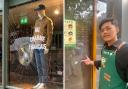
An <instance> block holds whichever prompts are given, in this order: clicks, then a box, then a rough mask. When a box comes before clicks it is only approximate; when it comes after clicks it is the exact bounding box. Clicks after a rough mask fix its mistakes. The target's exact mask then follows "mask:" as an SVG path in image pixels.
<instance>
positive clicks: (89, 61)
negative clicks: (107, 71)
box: [82, 56, 94, 65]
mask: <svg viewBox="0 0 128 89" xmlns="http://www.w3.org/2000/svg"><path fill="white" fill-rule="evenodd" d="M82 62H83V63H84V64H86V65H94V62H93V61H91V60H90V58H89V57H88V56H86V57H84V58H83V60H82Z"/></svg>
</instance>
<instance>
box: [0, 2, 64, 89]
mask: <svg viewBox="0 0 128 89" xmlns="http://www.w3.org/2000/svg"><path fill="white" fill-rule="evenodd" d="M3 3H4V4H2V5H4V6H3V7H4V9H1V10H0V23H1V24H0V39H1V40H0V42H1V44H3V45H1V46H0V58H1V61H0V71H1V72H0V73H1V74H0V84H1V88H3V89H5V88H8V89H21V88H24V89H31V88H32V87H33V86H34V85H35V84H36V83H37V70H36V64H35V58H34V56H33V52H32V51H31V50H30V49H29V41H30V37H32V35H33V30H34V24H35V20H36V19H37V17H38V16H37V14H36V12H34V8H35V7H37V6H38V5H39V4H41V3H43V4H45V5H47V11H46V14H47V15H48V16H49V17H50V18H51V19H52V20H53V24H54V31H53V39H52V44H51V48H50V51H49V53H48V54H47V55H46V59H47V61H48V64H47V65H48V73H49V81H48V87H49V88H51V89H57V88H60V89H62V88H63V1H62V0H54V1H51V2H49V1H48V0H46V1H43V2H42V1H37V0H34V1H33V0H23V1H21V0H19V1H18V0H17V1H15V0H11V1H10V2H9V3H8V1H5V0H4V1H3ZM24 8H25V9H24ZM56 12H57V13H56ZM20 49H23V52H21V51H20ZM1 51H2V52H1ZM25 55H28V56H26V57H28V60H25Z"/></svg>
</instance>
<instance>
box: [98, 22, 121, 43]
mask: <svg viewBox="0 0 128 89" xmlns="http://www.w3.org/2000/svg"><path fill="white" fill-rule="evenodd" d="M118 32H119V29H118V28H117V27H116V26H115V25H113V24H112V23H111V22H106V23H104V24H103V25H102V27H101V29H100V33H101V37H102V39H103V40H104V41H105V42H111V41H115V40H116V38H117V33H118Z"/></svg>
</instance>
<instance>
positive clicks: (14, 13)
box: [9, 0, 63, 25]
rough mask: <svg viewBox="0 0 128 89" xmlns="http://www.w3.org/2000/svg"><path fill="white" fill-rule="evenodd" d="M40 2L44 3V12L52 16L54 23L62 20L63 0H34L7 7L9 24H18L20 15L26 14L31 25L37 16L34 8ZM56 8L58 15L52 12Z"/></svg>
mask: <svg viewBox="0 0 128 89" xmlns="http://www.w3.org/2000/svg"><path fill="white" fill-rule="evenodd" d="M41 3H42V4H44V5H46V14H47V15H48V16H49V17H50V18H52V20H53V22H54V23H60V21H62V22H63V0H50V1H49V0H45V1H36V2H33V3H28V4H25V5H21V6H16V7H14V8H11V9H9V24H10V25H14V24H15V25H18V24H19V20H20V17H23V16H27V17H28V19H29V24H31V25H33V24H34V23H35V19H36V18H37V14H36V13H35V12H34V8H35V7H36V6H38V5H39V4H41ZM56 9H58V10H59V11H60V14H59V15H56V14H55V13H54V11H55V10H56Z"/></svg>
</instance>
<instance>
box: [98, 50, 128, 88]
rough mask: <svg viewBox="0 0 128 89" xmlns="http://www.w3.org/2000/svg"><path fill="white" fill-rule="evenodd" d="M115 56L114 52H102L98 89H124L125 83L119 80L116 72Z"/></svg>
mask: <svg viewBox="0 0 128 89" xmlns="http://www.w3.org/2000/svg"><path fill="white" fill-rule="evenodd" d="M115 55H116V52H115V51H112V50H106V49H103V50H102V59H101V64H102V67H101V69H100V81H99V89H126V82H124V81H123V80H122V79H121V78H120V76H119V75H118V73H117V70H116V65H115Z"/></svg>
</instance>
